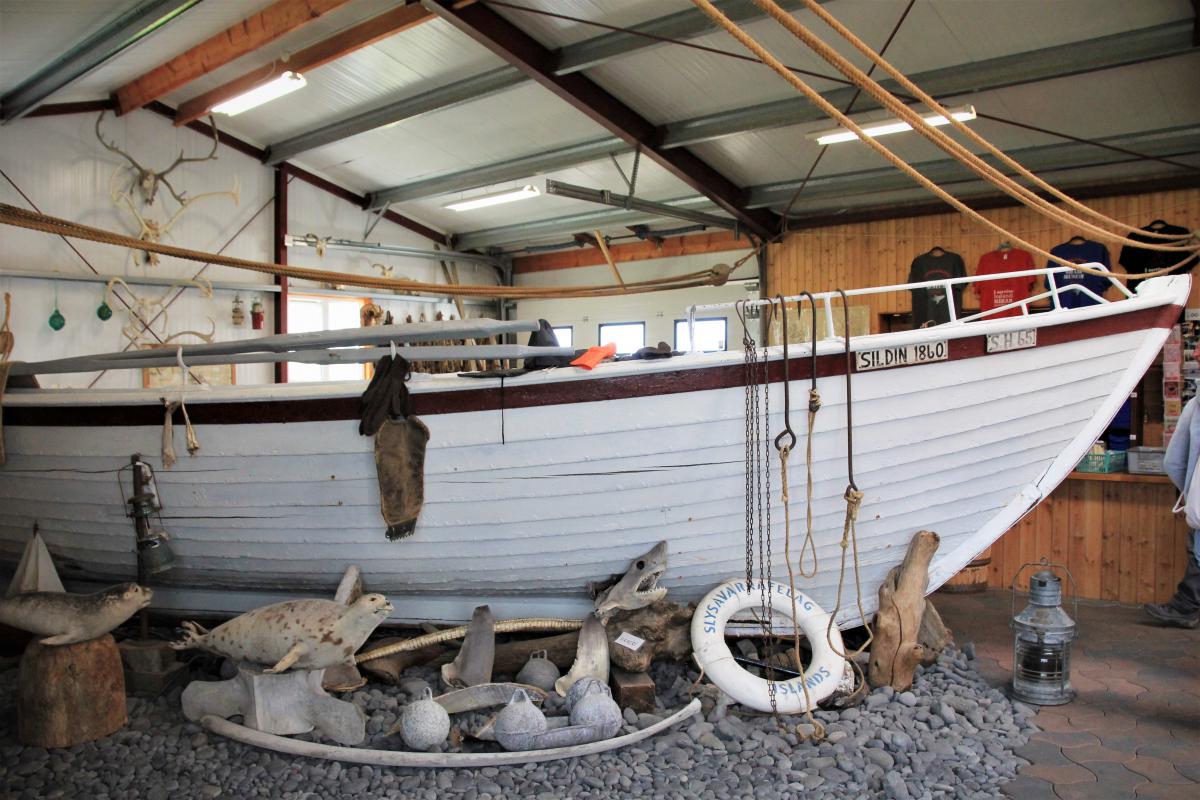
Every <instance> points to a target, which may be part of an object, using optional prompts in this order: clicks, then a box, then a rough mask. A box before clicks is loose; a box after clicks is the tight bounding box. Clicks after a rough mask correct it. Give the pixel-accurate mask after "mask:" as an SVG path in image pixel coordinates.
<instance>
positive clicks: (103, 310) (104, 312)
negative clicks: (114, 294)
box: [96, 300, 112, 322]
mask: <svg viewBox="0 0 1200 800" xmlns="http://www.w3.org/2000/svg"><path fill="white" fill-rule="evenodd" d="M96 316H97V317H99V318H100V321H101V322H108V321H109V320H110V319H112V309H111V308H109V305H108V303H107V302H106V301H104V300H101V301H100V305H99V306H97V307H96Z"/></svg>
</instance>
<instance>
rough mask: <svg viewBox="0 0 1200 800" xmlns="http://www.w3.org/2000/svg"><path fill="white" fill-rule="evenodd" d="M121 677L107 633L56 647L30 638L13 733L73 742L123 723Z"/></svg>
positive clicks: (39, 741) (41, 741)
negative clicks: (14, 731) (15, 726)
mask: <svg viewBox="0 0 1200 800" xmlns="http://www.w3.org/2000/svg"><path fill="white" fill-rule="evenodd" d="M126 720H127V717H126V715H125V676H124V673H123V670H122V668H121V655H120V653H119V652H118V651H117V644H116V642H115V641H113V637H112V636H111V635H110V634H105V635H104V636H100V637H98V638H96V639H89V640H88V641H86V642H78V643H76V644H66V645H60V646H57V647H55V646H51V645H42V644H39V643H38V642H36V641H35V642H30V644H29V647H27V648H26V649H25V655H24V656H22V657H21V673H20V678H19V683H18V688H17V738H19V739H20V740H21V742H22V744H25V745H29V746H31V747H71V746H73V745H77V744H83V743H84V742H90V741H93V740H95V739H99V738H101V737H103V736H108V735H109V734H110V733H114V732H115V731H118V730H120V729H121V727H122V726H124V724H125V722H126Z"/></svg>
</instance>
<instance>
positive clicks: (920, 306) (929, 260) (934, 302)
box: [908, 248, 967, 328]
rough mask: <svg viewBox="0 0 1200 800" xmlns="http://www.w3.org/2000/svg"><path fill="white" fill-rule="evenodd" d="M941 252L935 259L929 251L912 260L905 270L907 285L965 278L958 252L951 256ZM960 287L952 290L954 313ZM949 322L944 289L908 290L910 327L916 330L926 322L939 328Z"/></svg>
mask: <svg viewBox="0 0 1200 800" xmlns="http://www.w3.org/2000/svg"><path fill="white" fill-rule="evenodd" d="M934 250H937V248H934ZM941 253H942V254H941V255H940V256H939V255H934V254H933V251H930V252H928V253H922V254H921V255H919V256H917V257H916V258H914V259H913V262H912V267H911V268H910V269H909V271H908V282H909V283H919V282H920V281H940V280H944V279H946V278H965V277H966V276H967V268H966V265H965V264H963V260H962V256H960V255H959V254H958V253H951V252H950V251H949V250H942V251H941ZM963 288H964V287H963V284H961V283H960V284H958V285H956V286H955V287H954V308H955V310H956V311H957V310H958V309H961V308H962V293H963ZM949 321H950V306H949V303H947V302H946V290H945V289H943V288H941V287H940V286H936V287H932V288H929V289H913V290H912V325H913V327H914V328H919V327H921V326H922V325H924V324H925V323H927V322H932V323H933V324H935V325H940V324H942V323H943V322H949Z"/></svg>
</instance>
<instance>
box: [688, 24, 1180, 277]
mask: <svg viewBox="0 0 1200 800" xmlns="http://www.w3.org/2000/svg"><path fill="white" fill-rule="evenodd" d="M692 2H693V3H694V4H695V5H696V6H697V7H698V8H700V9H701V10H702V11H703V12H704V13H705V14H707V15H708V16H709V17H710V18H711V19H712V20H713V21H714V22H716V23H717V24H718V25H719V26H720V27H722V28H723V29H724V30H725V31H727V32H728V33H729V34H730V35H731V36H733V37H734V38H735V39H737V40H738V41H739V42H740V43H741V44H742V45H743V46H744V47H746V48H747V49H748V50H750V51H751V52H752V53H754V55H755V56H756V57H758V59H759V60H760V61H762V63H763V64H765V65H767V66H768V67H770V68H771V69H773V70H774V71H775V72H776V73H778V74H779V75H780V76H781V77H783V78H784V80H786V81H788V82H789V83H790V84H791V85H792V86H793V87H795V88H796V89H797V90H798V91H800V92H801V94H803V95H804V96H805V97H807V98H808V99H809V101H811V102H812V103H814V104H815V105H816V106H817V107H818V108H820V109H821V110H822V111H824V112H825V114H826V115H827V116H829V117H830V118H832V119H834V120H835V121H837V122H838V123H839V124H841V125H842V126H844V127H845V128H847V129H849V130H850V131H852V132H854V133H855V134H857V136H858V137H859V139H860V140H861V141H863V142H864V143H865V144H866V145H867V146H868V147H870V148H871V149H872V150H874V151H875V152H876V153H878V154H879V155H880V156H882V157H883V158H884V159H885V160H887V161H888V162H889V163H890V164H892V165H893V166H894V167H896V168H897V169H899V170H900V171H902V172H904V173H905V174H906V175H908V176H909V177H910V178H912V179H913V180H914V181H916V182H917V183H918V184H919V185H920V186H922V187H923V188H925V189H926V190H928V191H929V192H931V193H933V194H934V195H935V196H937V197H939V198H940V199H942V200H944V201H945V202H946V203H948V204H949V205H950V206H951V207H952V208H954V209H956V210H957V211H959V212H960V213H962V214H964V215H965V216H967V217H968V218H970V219H972V220H974V221H975V222H977V223H979V224H981V225H983V226H985V227H987V228H989V229H991V230H992V231H993V232H995V233H997V234H999V235H1001V236H1003V237H1006V238H1008V239H1011V240H1012V241H1013V242H1015V243H1016V244H1018V245H1020V246H1021V247H1024V248H1025V249H1027V250H1029V251H1030V252H1032V253H1035V254H1037V255H1039V256H1041V257H1043V258H1046V259H1047V260H1048V261H1049V262H1051V263H1058V264H1062V265H1063V266H1067V267H1070V268H1071V269H1075V270H1079V271H1081V272H1085V273H1089V274H1095V275H1103V276H1105V277H1110V276H1111V277H1117V278H1131V279H1137V280H1140V279H1144V278H1148V277H1154V276H1157V275H1165V274H1168V273H1170V272H1172V271H1173V270H1175V269H1178V268H1179V267H1181V266H1183V265H1184V264H1186V263H1187V262H1188V261H1189V260H1191V258H1192V256H1193V255H1194V254H1195V253H1196V252H1200V243H1198V242H1197V241H1196V240H1195V237H1194V236H1189V237H1188V238H1186V239H1185V238H1181V237H1171V236H1160V237H1157V238H1163V239H1167V240H1171V239H1174V240H1175V241H1174V243H1172V244H1153V243H1148V242H1145V241H1135V240H1131V239H1128V238H1125V237H1124V236H1118V235H1115V234H1112V233H1110V232H1108V231H1105V230H1103V229H1101V228H1098V227H1096V226H1095V225H1093V224H1091V223H1089V222H1086V221H1084V220H1083V219H1081V218H1080V217H1077V216H1075V215H1073V214H1071V213H1070V212H1068V211H1065V210H1064V209H1061V208H1058V207H1056V206H1053V205H1052V204H1050V203H1049V201H1046V200H1044V199H1043V198H1040V197H1038V196H1037V195H1036V194H1035V193H1034V192H1033V191H1032V190H1030V189H1027V188H1026V187H1024V186H1021V185H1020V184H1018V183H1016V182H1015V181H1013V180H1012V179H1011V178H1008V177H1007V176H1005V175H1003V174H1001V173H1000V172H999V171H998V170H996V169H995V168H993V167H991V166H990V165H988V164H987V163H986V162H984V161H982V160H981V159H980V158H979V157H978V156H976V155H974V154H973V153H971V152H970V151H969V150H967V149H966V148H965V147H963V146H962V145H961V144H959V143H958V142H956V141H954V140H953V139H951V138H950V137H949V136H947V135H946V134H945V133H944V132H942V131H939V130H937V129H936V128H934V127H932V126H929V125H927V124H926V123H924V122H923V121H922V120H921V119H920V117H919V115H917V114H916V112H914V111H913V110H912V109H911V108H909V107H908V106H906V105H904V103H903V102H901V101H900V100H899V99H898V98H896V97H895V96H894V95H892V94H891V93H889V92H887V90H886V89H884V88H883V87H882V86H880V85H879V84H878V83H877V82H876V81H874V80H872V79H871V78H870V77H869V76H868V75H866V74H865V73H863V72H862V71H861V70H859V69H858V68H857V67H855V66H854V65H853V64H851V63H850V62H848V61H847V60H846V59H844V58H843V57H842V56H840V55H839V54H838V53H837V52H836V51H834V50H833V49H832V48H831V47H829V45H827V44H826V43H825V42H823V41H821V40H820V39H819V38H818V37H817V36H815V35H814V34H812V32H811V31H809V30H808V29H807V28H805V27H804V26H803V25H802V24H801V23H799V22H798V21H796V20H795V18H793V17H792V16H791V15H789V14H788V13H787V12H786V11H784V10H783V9H782V8H780V7H779V5H778V4H777V3H775V2H774V0H755V3H756V5H758V6H759V7H760V8H762V9H763V10H764V11H765V12H766V13H767V14H769V15H770V16H771V17H772V18H774V19H775V20H776V21H778V22H779V23H780V24H781V25H783V26H784V27H785V28H787V29H788V30H789V31H790V32H791V33H793V35H795V36H796V37H797V38H799V39H800V40H801V41H802V42H803V43H804V44H805V45H807V46H808V47H809V48H810V49H812V50H813V51H814V52H816V53H817V54H818V55H819V56H820V57H821V58H822V59H824V60H825V61H827V62H828V63H830V64H831V65H833V66H834V67H835V68H837V69H838V70H839V71H840V72H842V73H843V74H844V75H846V77H847V78H849V79H850V80H851V81H853V82H854V84H855V85H856V86H859V87H860V88H862V89H863V90H864V91H866V92H867V93H868V94H870V95H871V96H872V97H874V98H875V99H876V100H877V101H879V102H880V103H881V104H883V105H884V107H885V108H887V109H889V110H890V111H892V112H893V113H895V114H897V115H898V116H899V117H900V118H901V119H903V120H905V121H906V122H908V123H909V124H910V125H912V127H913V128H914V130H917V131H918V132H920V133H921V134H922V135H923V136H925V137H926V138H928V139H930V141H932V142H933V143H934V144H935V145H937V146H938V147H939V148H941V149H942V150H944V151H945V152H946V153H947V154H949V155H950V156H951V157H953V158H955V159H956V160H958V161H960V162H961V163H963V164H964V165H965V166H967V167H968V168H969V169H971V170H972V171H973V172H975V173H976V174H977V175H979V176H980V177H981V178H983V179H984V180H986V181H988V182H989V183H991V184H992V185H994V186H996V187H997V188H999V189H1001V190H1002V191H1004V192H1005V193H1006V194H1009V195H1010V196H1012V197H1013V198H1014V199H1016V200H1017V201H1018V202H1020V203H1021V204H1022V205H1025V206H1027V207H1029V208H1030V209H1032V210H1034V211H1035V212H1037V213H1039V214H1042V215H1043V216H1046V217H1049V218H1051V219H1054V220H1055V221H1058V222H1060V223H1063V224H1066V225H1069V226H1073V227H1078V228H1081V229H1084V230H1087V231H1088V232H1090V233H1092V234H1093V235H1096V236H1097V237H1098V238H1102V239H1104V240H1105V241H1108V242H1110V243H1120V244H1130V245H1132V246H1134V247H1138V248H1144V249H1151V250H1168V251H1179V252H1180V253H1185V254H1186V256H1185V257H1184V258H1182V259H1181V260H1180V261H1179V262H1178V263H1177V264H1173V265H1171V266H1169V267H1165V268H1163V269H1160V270H1156V271H1154V272H1149V273H1139V274H1129V273H1124V272H1108V271H1104V270H1096V269H1092V268H1090V267H1086V266H1083V265H1078V264H1072V263H1069V262H1067V261H1065V260H1063V259H1061V258H1059V257H1057V256H1055V255H1053V254H1052V253H1050V252H1049V251H1047V250H1044V249H1042V248H1040V247H1037V246H1036V245H1033V244H1032V243H1030V242H1028V241H1025V240H1024V239H1022V238H1021V237H1019V236H1016V235H1015V234H1013V233H1011V232H1010V231H1008V230H1006V229H1005V228H1003V227H1002V226H1000V225H999V224H997V223H994V222H992V221H991V220H989V219H987V218H986V217H984V216H983V215H982V214H980V213H979V212H977V211H975V210H974V209H971V208H969V207H968V206H966V205H965V204H964V203H963V202H962V201H960V200H958V199H957V198H955V197H954V196H953V195H951V194H950V193H949V192H947V191H946V190H945V189H943V188H942V187H940V186H938V185H937V184H936V183H934V182H933V181H931V180H929V179H928V178H926V177H925V176H924V175H923V174H921V173H920V172H919V171H918V170H916V169H915V168H914V167H913V166H912V165H910V164H908V163H907V162H906V161H904V160H903V159H901V158H900V157H899V156H897V155H896V154H895V153H893V152H892V151H891V150H890V149H888V148H887V147H886V146H885V145H883V144H881V143H880V142H879V141H878V140H876V139H875V138H873V137H869V136H867V135H866V134H864V133H863V130H862V128H861V127H860V126H859V125H858V124H857V123H855V122H854V121H853V120H851V119H850V118H849V117H847V116H846V115H845V114H844V113H842V112H841V111H839V110H838V109H837V108H835V107H834V106H833V105H831V104H830V103H829V102H828V101H827V100H825V98H823V97H821V95H820V94H819V93H818V92H817V91H816V90H814V89H813V88H812V87H811V86H809V85H808V84H807V83H805V82H804V81H803V80H802V79H801V78H800V77H798V76H797V75H795V74H794V73H793V72H791V71H790V70H788V69H787V67H785V66H784V65H783V64H782V63H781V62H780V61H779V59H778V58H776V57H775V56H774V55H773V54H772V53H771V52H770V51H769V50H767V49H766V48H765V47H763V46H762V45H761V44H760V43H759V42H758V41H756V40H755V39H754V38H753V37H751V36H750V35H749V34H748V33H746V32H745V31H744V30H743V29H742V28H740V27H739V26H738V25H737V24H736V23H734V22H733V21H732V20H730V19H729V18H728V17H726V16H725V15H724V14H723V13H722V12H721V11H720V10H719V9H717V8H716V7H715V6H714V5H713V4H712V3H711V2H710V0H692ZM804 2H805V5H806V6H807V7H809V8H812V9H813V10H814V11H815V12H817V13H818V14H819V15H820V16H821V18H822V19H824V20H826V22H828V23H829V24H830V25H831V26H836V27H835V30H837V29H838V28H841V30H840V31H839V33H841V32H842V31H844V33H843V35H848V36H853V34H852V33H850V32H849V31H848V30H846V29H845V28H844V27H842V26H841V25H840V23H838V22H837V20H836V19H834V18H833V17H832V16H830V15H829V14H828V12H825V11H824V10H823V9H821V8H820V6H819V5H818V4H817V3H815V2H813V0H804ZM852 43H853V44H854V45H855V47H858V48H860V49H862V50H863V51H864V52H869V54H870V56H871V58H872V60H873V61H876V63H878V65H879V66H881V67H883V68H884V69H885V70H887V71H888V72H889V74H892V75H893V77H897V76H899V77H897V79H898V80H900V79H901V78H903V76H902V75H900V73H899V71H898V70H896V69H895V68H894V67H892V66H891V65H890V64H888V63H887V62H886V61H884V59H882V58H881V57H879V56H878V55H877V54H875V53H874V51H871V50H870V48H868V47H867V46H866V45H865V44H863V43H862V42H861V40H857V38H855V39H854V40H853V42H852ZM903 85H905V88H907V89H909V90H910V91H913V92H914V93H919V94H918V96H920V97H921V99H922V100H923V102H926V103H927V104H928V105H929V106H930V108H931V109H933V110H934V111H935V112H936V113H941V114H944V115H945V116H946V117H947V118H948V119H949V120H951V123H952V124H955V127H956V128H958V129H962V130H966V131H967V132H968V135H969V136H971V137H972V139H973V140H974V139H975V138H976V137H978V140H979V141H980V142H983V141H985V140H983V137H981V136H978V134H976V133H975V132H973V131H970V129H969V128H966V126H965V125H963V124H962V123H961V122H958V121H956V120H954V119H953V118H952V117H950V115H949V113H948V112H947V111H946V110H945V109H944V108H942V107H941V106H940V105H939V104H938V103H937V102H936V101H934V100H933V98H931V97H929V96H928V95H926V94H924V93H921V92H920V90H919V89H918V88H917V87H916V86H915V85H913V84H912V83H911V81H907V79H903ZM985 146H986V147H988V149H989V150H990V151H993V152H994V153H1000V151H999V150H998V149H997V148H994V147H993V146H991V145H990V144H988V145H985ZM1000 157H1001V159H1002V161H1004V162H1005V163H1008V164H1010V166H1011V165H1016V166H1015V167H1013V168H1014V169H1018V171H1019V172H1020V173H1021V174H1022V175H1025V176H1027V177H1030V178H1031V179H1032V180H1034V181H1035V182H1036V183H1037V185H1039V186H1041V187H1049V184H1046V183H1045V182H1044V181H1042V180H1041V179H1040V178H1037V177H1036V176H1034V175H1033V173H1031V172H1029V171H1028V170H1026V169H1024V167H1020V165H1018V164H1017V162H1015V161H1013V160H1012V159H1011V158H1009V157H1008V156H1004V155H1003V154H1002V153H1000ZM1047 190H1048V191H1051V190H1052V191H1053V193H1054V194H1055V196H1060V195H1061V196H1062V197H1066V195H1065V194H1063V193H1061V192H1058V190H1053V189H1052V187H1051V188H1050V189H1047ZM1064 202H1065V201H1064ZM1070 204H1071V205H1072V206H1073V207H1075V206H1078V207H1082V208H1083V209H1085V210H1086V211H1087V213H1088V214H1089V215H1090V216H1093V217H1095V218H1099V219H1102V220H1104V221H1105V222H1106V223H1107V224H1111V225H1114V226H1116V227H1120V228H1122V229H1125V230H1129V231H1132V230H1136V229H1134V228H1131V227H1130V226H1128V225H1127V224H1126V223H1122V222H1119V221H1116V220H1109V218H1108V217H1105V216H1103V215H1101V214H1099V212H1096V211H1094V210H1092V209H1088V208H1087V207H1086V206H1083V205H1082V204H1080V203H1078V202H1077V201H1074V200H1071V201H1070ZM1144 233H1145V232H1142V235H1144Z"/></svg>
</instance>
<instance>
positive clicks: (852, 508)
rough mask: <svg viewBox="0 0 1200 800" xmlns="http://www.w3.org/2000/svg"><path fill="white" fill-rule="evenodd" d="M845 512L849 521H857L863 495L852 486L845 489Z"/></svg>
mask: <svg viewBox="0 0 1200 800" xmlns="http://www.w3.org/2000/svg"><path fill="white" fill-rule="evenodd" d="M845 498H846V511H847V512H848V514H849V516H850V518H851V519H853V520H856V519H858V509H859V508H860V507H861V506H862V501H863V493H862V492H860V491H859V490H858V489H855V488H854V487H853V486H847V487H846V494H845Z"/></svg>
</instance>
